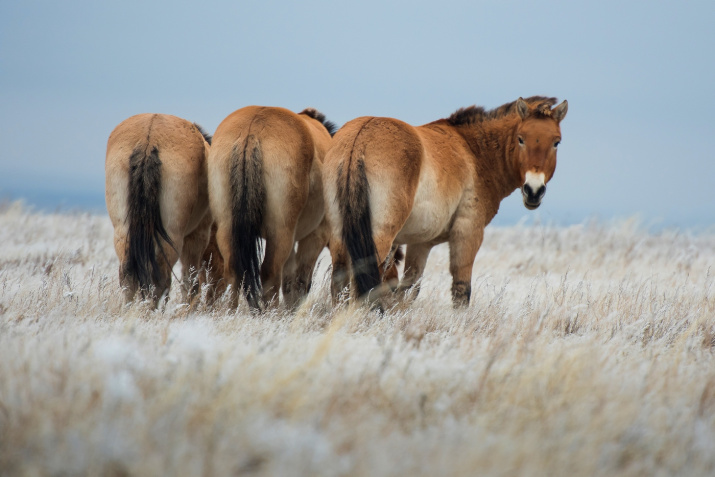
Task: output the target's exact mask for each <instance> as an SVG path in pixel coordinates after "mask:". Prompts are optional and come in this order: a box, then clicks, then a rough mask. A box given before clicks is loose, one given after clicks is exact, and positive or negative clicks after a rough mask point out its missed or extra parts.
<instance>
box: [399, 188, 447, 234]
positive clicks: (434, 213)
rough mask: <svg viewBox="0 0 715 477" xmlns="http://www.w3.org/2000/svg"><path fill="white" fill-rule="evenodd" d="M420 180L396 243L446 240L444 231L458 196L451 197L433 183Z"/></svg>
mask: <svg viewBox="0 0 715 477" xmlns="http://www.w3.org/2000/svg"><path fill="white" fill-rule="evenodd" d="M430 182H431V181H429V182H428V183H426V184H425V183H424V182H423V181H421V183H420V187H418V189H417V194H416V196H415V202H414V204H413V206H412V211H411V212H410V215H409V217H408V218H407V221H406V222H405V225H404V226H403V227H402V229H401V230H400V232H399V233H398V234H397V237H396V238H395V242H396V243H400V244H410V243H424V242H433V241H438V242H442V241H445V240H446V233H447V232H448V231H449V225H450V224H451V222H452V217H453V216H454V213H455V211H456V210H457V205H458V204H459V196H457V195H455V196H454V197H452V195H451V194H445V193H444V192H443V191H440V190H438V189H437V187H436V184H434V183H430Z"/></svg>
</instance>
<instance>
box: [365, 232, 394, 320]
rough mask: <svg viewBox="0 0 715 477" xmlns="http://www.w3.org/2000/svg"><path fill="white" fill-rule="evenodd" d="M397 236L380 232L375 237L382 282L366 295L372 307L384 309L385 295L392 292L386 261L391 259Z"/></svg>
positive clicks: (366, 299) (366, 300)
mask: <svg viewBox="0 0 715 477" xmlns="http://www.w3.org/2000/svg"><path fill="white" fill-rule="evenodd" d="M393 240H395V236H394V235H391V234H380V235H377V236H376V237H375V249H376V250H377V261H378V263H379V264H380V266H379V267H378V268H379V271H380V284H379V285H378V286H376V287H375V288H373V289H372V290H370V292H368V293H367V294H366V296H365V302H366V303H368V304H369V305H370V306H371V307H376V308H378V309H381V310H384V308H385V306H384V305H386V303H385V297H387V296H388V295H390V294H391V293H392V288H391V287H390V283H388V282H386V281H385V263H386V262H387V261H388V260H389V259H390V252H391V250H392V242H393Z"/></svg>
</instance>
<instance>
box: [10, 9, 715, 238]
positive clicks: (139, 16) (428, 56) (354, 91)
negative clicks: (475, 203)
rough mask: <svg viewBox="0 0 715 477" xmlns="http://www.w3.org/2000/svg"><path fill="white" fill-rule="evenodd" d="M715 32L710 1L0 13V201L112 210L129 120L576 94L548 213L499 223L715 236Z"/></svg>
mask: <svg viewBox="0 0 715 477" xmlns="http://www.w3.org/2000/svg"><path fill="white" fill-rule="evenodd" d="M438 3H439V4H438ZM713 23H715V3H714V2H707V1H700V2H698V1H693V2H677V3H676V2H658V1H651V2H641V1H635V2H623V1H621V0H618V1H612V0H606V1H601V2H590V3H589V4H587V5H584V4H581V3H579V2H569V1H549V0H547V1H541V2H518V1H500V2H483V1H473V0H470V1H457V2H449V1H445V2H433V1H430V2H421V1H409V2H408V1H394V2H384V1H362V2H336V1H331V2H327V1H325V2H324V1H312V0H309V1H302V2H276V1H265V0H264V1H261V2H233V1H220V2H215V1H206V2H182V1H178V2H177V1H172V2H144V1H141V2H139V1H133V0H131V1H122V2H95V1H92V2H89V1H74V2H49V1H45V2H43V1H27V2H13V1H4V2H2V3H0V144H1V145H0V200H17V199H22V200H24V201H25V202H26V203H27V204H29V205H31V206H32V207H34V208H35V209H38V210H48V211H54V210H89V211H96V212H100V213H104V212H106V210H105V205H104V154H105V148H106V141H107V137H108V136H109V133H110V132H111V131H112V129H113V128H114V127H115V126H116V125H117V124H118V123H119V122H121V121H122V120H124V119H125V118H127V117H129V116H131V115H133V114H137V113H143V112H161V113H169V114H174V115H177V116H181V117H183V118H186V119H188V120H191V121H195V122H198V123H199V124H201V125H202V126H204V128H205V129H207V130H208V131H209V132H213V131H214V130H215V129H216V127H217V126H218V124H219V123H220V122H221V120H222V119H223V118H224V117H226V116H227V115H228V114H229V113H231V112H232V111H234V110H236V109H238V108H240V107H243V106H246V105H250V104H259V105H270V106H283V107H286V108H289V109H292V110H294V111H300V110H302V109H303V108H305V107H308V106H311V107H315V108H317V109H318V110H320V111H322V112H323V113H325V115H326V116H327V118H328V119H329V120H331V121H333V122H335V123H337V124H338V125H342V124H343V123H345V122H347V121H349V120H350V119H352V118H355V117H358V116H363V115H379V116H392V117H396V118H399V119H402V120H404V121H407V122H408V123H411V124H414V125H419V124H424V123H427V122H430V121H433V120H436V119H439V118H443V117H446V116H448V115H449V114H451V113H452V112H453V111H455V110H456V109H458V108H460V107H464V106H469V105H472V104H477V105H481V106H484V107H486V108H489V109H490V108H494V107H497V106H500V105H501V104H503V103H507V102H510V101H513V100H515V99H516V98H518V97H519V96H523V97H527V96H531V95H537V94H538V95H546V96H556V97H558V99H559V101H561V100H563V99H568V101H569V112H568V116H567V117H566V119H565V120H564V122H563V123H562V134H563V140H562V143H561V145H560V146H559V156H558V157H559V158H558V166H557V169H556V175H555V176H554V179H553V180H552V181H551V182H550V184H549V191H548V193H547V195H546V198H545V199H544V202H543V204H542V206H541V208H539V209H538V210H537V211H536V212H529V211H527V210H526V209H525V208H524V207H523V205H522V203H521V198H520V196H519V195H518V194H514V195H512V196H510V197H508V198H507V199H506V200H505V201H504V202H503V203H502V207H501V210H500V213H499V214H498V215H497V217H496V219H495V220H494V222H493V223H497V224H500V225H508V224H513V223H517V222H519V221H523V220H527V221H533V220H537V221H541V222H547V223H555V224H572V223H581V222H583V221H585V220H588V219H590V218H594V217H595V218H599V219H605V220H608V219H611V218H625V217H634V216H635V217H637V218H638V219H640V220H641V221H642V222H643V223H644V224H645V225H646V226H648V227H682V228H703V227H710V226H711V225H712V224H713V223H715V210H714V209H715V200H713V194H714V193H715V191H714V190H713V189H714V187H713V186H714V185H715V160H714V159H715V157H713V152H712V151H713V146H711V144H710V142H711V141H715V134H714V133H715V127H714V125H715V121H714V120H713V117H714V116H715V115H714V112H715V91H714V86H715V62H714V61H713V56H714V54H713V50H714V47H715V28H713Z"/></svg>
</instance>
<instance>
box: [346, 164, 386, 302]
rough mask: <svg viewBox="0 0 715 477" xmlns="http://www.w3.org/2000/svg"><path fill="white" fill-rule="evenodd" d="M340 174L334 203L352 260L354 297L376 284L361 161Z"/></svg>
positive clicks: (367, 190) (377, 277) (377, 276)
mask: <svg viewBox="0 0 715 477" xmlns="http://www.w3.org/2000/svg"><path fill="white" fill-rule="evenodd" d="M342 172H343V171H342V169H340V170H339V171H338V204H339V206H340V215H342V217H343V242H344V243H345V246H346V247H347V249H348V254H350V259H351V260H352V269H353V277H354V279H355V284H356V285H357V289H358V295H359V296H363V295H365V294H366V293H367V292H369V291H370V290H372V289H373V288H375V287H376V286H378V285H379V284H380V270H379V267H378V263H377V248H376V247H375V240H374V238H373V236H372V218H371V211H370V185H369V184H368V182H367V174H366V173H365V161H363V160H362V159H358V160H357V163H356V164H355V167H352V168H350V167H348V171H347V174H346V177H345V178H344V179H343V177H342Z"/></svg>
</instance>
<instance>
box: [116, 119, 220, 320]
mask: <svg viewBox="0 0 715 477" xmlns="http://www.w3.org/2000/svg"><path fill="white" fill-rule="evenodd" d="M210 144H211V136H210V135H208V134H207V133H206V132H205V131H204V130H203V129H201V127H200V126H198V125H197V124H196V123H191V122H189V121H187V120H185V119H182V118H179V117H176V116H171V115H167V114H138V115H136V116H132V117H130V118H128V119H126V120H124V121H122V122H121V123H120V124H119V125H118V126H117V127H116V128H115V129H114V130H113V131H112V133H111V134H110V136H109V139H108V141H107V156H106V161H105V172H106V190H105V198H106V203H107V211H108V212H109V217H110V219H111V221H112V225H113V226H114V248H115V251H116V253H117V257H118V258H119V281H120V284H121V286H122V288H123V290H124V297H125V300H126V301H127V302H129V301H132V300H133V299H134V297H135V295H136V293H137V291H139V292H140V293H141V296H142V298H148V299H150V300H151V301H152V303H153V305H154V306H155V307H156V306H157V305H158V303H159V300H160V299H162V297H164V298H165V297H167V296H168V291H169V288H170V286H171V276H172V269H173V266H174V265H175V264H176V262H177V260H178V259H179V258H180V259H181V264H182V282H183V287H182V299H184V300H186V301H187V302H190V301H191V300H192V298H194V297H195V296H196V294H197V291H198V287H199V283H198V282H197V280H195V279H194V277H192V273H197V272H198V270H199V268H200V265H201V260H202V256H203V254H204V251H205V249H206V245H207V243H208V241H209V238H210V231H211V224H212V222H213V219H212V217H211V214H210V212H209V199H208V179H207V172H206V159H207V157H208V154H209V150H210ZM214 278H215V277H212V279H214Z"/></svg>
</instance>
